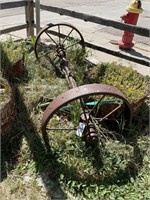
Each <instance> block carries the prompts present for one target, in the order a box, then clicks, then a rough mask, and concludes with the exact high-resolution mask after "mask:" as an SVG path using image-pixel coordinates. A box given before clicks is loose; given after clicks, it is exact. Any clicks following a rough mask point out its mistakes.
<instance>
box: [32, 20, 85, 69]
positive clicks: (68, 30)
mask: <svg viewBox="0 0 150 200" xmlns="http://www.w3.org/2000/svg"><path fill="white" fill-rule="evenodd" d="M77 48H80V49H82V51H85V44H84V38H83V36H82V34H81V33H80V31H79V30H78V29H77V28H76V27H74V26H73V25H71V24H68V23H58V24H52V23H50V24H48V25H46V26H45V27H44V28H42V29H41V30H40V31H39V33H38V34H37V37H36V41H35V46H34V51H35V56H36V58H37V59H42V58H43V57H44V58H45V59H47V60H48V61H49V62H50V63H52V64H53V65H55V64H56V63H59V62H60V59H59V56H58V54H59V51H60V50H63V51H64V52H65V54H66V55H67V54H68V52H69V51H70V50H76V49H77Z"/></svg>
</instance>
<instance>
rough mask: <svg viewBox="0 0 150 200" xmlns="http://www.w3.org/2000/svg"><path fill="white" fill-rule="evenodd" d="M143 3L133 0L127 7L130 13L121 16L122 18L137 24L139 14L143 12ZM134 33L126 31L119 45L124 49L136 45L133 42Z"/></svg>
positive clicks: (128, 22)
mask: <svg viewBox="0 0 150 200" xmlns="http://www.w3.org/2000/svg"><path fill="white" fill-rule="evenodd" d="M141 6H142V4H141V1H140V0H132V1H131V2H130V4H129V6H128V7H127V9H126V10H127V11H128V13H127V14H125V15H122V16H121V19H122V20H123V21H124V22H125V23H127V24H133V25H136V24H137V21H138V17H139V14H140V13H142V12H143V9H142V8H141ZM133 37H134V34H133V33H132V32H128V31H124V33H123V36H122V40H120V41H119V42H118V44H119V47H120V48H122V49H130V48H132V47H133V46H134V43H132V40H133Z"/></svg>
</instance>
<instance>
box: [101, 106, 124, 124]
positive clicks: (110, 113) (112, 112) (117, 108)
mask: <svg viewBox="0 0 150 200" xmlns="http://www.w3.org/2000/svg"><path fill="white" fill-rule="evenodd" d="M121 106H122V105H119V106H118V107H116V108H115V109H114V110H112V111H111V112H109V113H108V114H106V115H105V116H104V117H103V118H101V119H100V121H102V120H104V119H106V118H107V117H109V116H110V115H112V114H114V113H115V112H116V111H118V110H119V108H121Z"/></svg>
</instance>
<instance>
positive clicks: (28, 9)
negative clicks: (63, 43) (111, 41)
mask: <svg viewBox="0 0 150 200" xmlns="http://www.w3.org/2000/svg"><path fill="white" fill-rule="evenodd" d="M38 4H39V0H36V1H35V2H34V1H33V0H30V1H28V0H24V1H18V2H9V3H2V4H1V10H2V9H12V8H16V7H23V6H24V7H25V16H26V17H25V19H26V22H25V23H24V24H22V25H19V26H14V27H10V28H7V29H3V30H0V33H1V34H5V33H9V32H12V31H17V30H21V29H26V30H27V37H29V36H34V28H36V29H37V32H38V30H39V29H40V11H39V10H40V9H43V10H46V11H49V12H54V13H57V14H60V15H61V16H62V15H65V16H70V17H73V18H77V19H81V20H84V21H85V22H92V23H96V24H101V25H105V26H110V27H113V28H116V29H120V30H126V31H129V32H133V33H135V34H137V35H140V36H144V37H150V29H148V28H143V27H138V26H135V25H128V24H124V23H121V22H117V21H113V20H108V19H104V18H101V17H96V16H92V15H89V14H84V13H79V12H75V11H72V10H67V9H63V8H58V7H53V6H47V5H42V4H40V5H38ZM34 8H36V24H35V21H34ZM85 44H86V46H87V47H89V48H92V49H95V50H98V51H102V52H105V53H108V54H111V55H114V56H117V57H121V58H124V59H127V60H130V61H133V62H136V63H140V64H143V65H146V66H150V62H149V61H148V60H146V59H144V58H142V59H141V58H138V57H134V56H131V55H127V54H125V53H123V52H121V51H114V50H110V49H107V48H105V47H102V46H98V45H96V44H93V43H88V42H85Z"/></svg>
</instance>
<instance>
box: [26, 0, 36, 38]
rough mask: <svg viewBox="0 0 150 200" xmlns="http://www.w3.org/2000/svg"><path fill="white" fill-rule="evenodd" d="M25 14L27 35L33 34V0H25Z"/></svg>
mask: <svg viewBox="0 0 150 200" xmlns="http://www.w3.org/2000/svg"><path fill="white" fill-rule="evenodd" d="M25 16H26V23H27V25H28V27H27V37H30V36H34V8H33V0H26V6H25Z"/></svg>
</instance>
